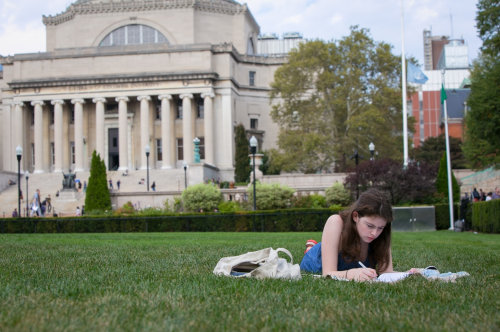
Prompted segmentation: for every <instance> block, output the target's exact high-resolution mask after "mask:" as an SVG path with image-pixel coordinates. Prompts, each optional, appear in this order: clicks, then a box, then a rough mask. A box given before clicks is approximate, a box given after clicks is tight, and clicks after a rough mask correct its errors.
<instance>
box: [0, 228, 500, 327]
mask: <svg viewBox="0 0 500 332" xmlns="http://www.w3.org/2000/svg"><path fill="white" fill-rule="evenodd" d="M319 237H320V233H127V234H120V233H118V234H117V233H113V234H20V235H16V234H9V235H0V331H27V330H33V331H75V330H76V331H81V330H85V331H94V330H101V331H102V330H112V331H116V330H125V331H171V330H172V331H197V330H211V331H220V330H224V331H227V330H231V331H247V330H251V331H256V330H259V331H260V330H264V331H288V330H291V331H308V330H322V331H336V330H364V331H373V330H391V331H403V330H420V331H446V330H449V331H499V330H500V236H499V235H491V234H473V233H453V232H449V231H440V232H429V233H397V232H396V233H394V235H393V247H392V251H393V260H394V268H395V269H396V270H401V271H402V270H407V269H409V268H411V267H425V266H427V265H435V266H436V267H438V269H439V270H440V271H441V272H447V271H453V272H456V271H462V270H464V271H467V272H469V273H470V274H471V276H470V277H466V278H462V279H459V280H458V281H457V283H443V282H435V281H434V282H432V281H427V280H425V279H424V278H421V277H412V278H408V279H406V280H403V281H401V282H399V283H397V284H366V283H356V282H340V281H333V280H326V279H315V278H312V277H310V276H305V277H304V278H303V279H302V280H300V281H294V282H291V281H282V280H264V281H261V280H253V279H232V278H226V277H216V276H214V275H213V274H212V270H213V268H214V267H215V265H216V264H217V262H218V260H219V259H220V258H221V257H224V256H232V255H238V254H242V253H244V252H247V251H252V250H258V249H262V248H265V247H270V246H272V247H274V248H277V247H285V248H288V249H289V250H290V251H291V252H292V254H293V255H294V257H295V258H296V261H300V259H301V258H302V253H303V248H304V244H305V240H307V239H308V238H316V239H319Z"/></svg>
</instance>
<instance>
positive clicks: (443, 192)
mask: <svg viewBox="0 0 500 332" xmlns="http://www.w3.org/2000/svg"><path fill="white" fill-rule="evenodd" d="M451 184H452V186H451V190H452V192H453V202H455V203H457V202H459V201H460V186H459V185H458V182H457V179H456V178H455V175H454V174H453V172H451ZM436 190H437V193H438V197H439V198H441V199H445V200H447V199H448V170H447V166H446V153H445V154H443V156H442V157H441V162H440V163H439V171H438V174H437V178H436Z"/></svg>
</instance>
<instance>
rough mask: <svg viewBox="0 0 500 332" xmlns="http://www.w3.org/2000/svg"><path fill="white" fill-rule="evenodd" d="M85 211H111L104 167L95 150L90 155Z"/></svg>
mask: <svg viewBox="0 0 500 332" xmlns="http://www.w3.org/2000/svg"><path fill="white" fill-rule="evenodd" d="M85 209H86V211H92V212H94V211H106V210H108V211H110V210H111V197H110V196H109V190H108V182H107V179H106V165H105V164H104V161H103V160H101V157H100V156H99V155H98V154H97V153H96V151H95V150H94V152H93V153H92V162H91V165H90V177H89V184H88V186H87V191H86V194H85Z"/></svg>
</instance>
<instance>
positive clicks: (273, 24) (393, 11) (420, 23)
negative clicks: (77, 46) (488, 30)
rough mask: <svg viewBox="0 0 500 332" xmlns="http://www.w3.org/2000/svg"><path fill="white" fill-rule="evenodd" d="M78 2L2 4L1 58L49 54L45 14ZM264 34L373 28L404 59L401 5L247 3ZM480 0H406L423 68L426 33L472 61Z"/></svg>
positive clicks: (412, 44)
mask: <svg viewBox="0 0 500 332" xmlns="http://www.w3.org/2000/svg"><path fill="white" fill-rule="evenodd" d="M73 2H74V1H72V0H48V1H40V0H0V55H3V56H6V55H11V54H16V53H30V52H43V51H45V27H44V25H43V23H42V15H55V14H57V13H60V12H62V11H64V10H65V9H66V8H67V7H68V6H69V5H70V4H71V3H73ZM240 2H241V3H243V2H246V3H247V4H248V7H249V8H250V10H251V12H252V14H253V16H254V17H255V19H256V21H257V23H258V24H259V25H260V29H261V33H277V34H278V35H281V34H282V33H284V32H300V33H301V34H302V35H303V36H304V37H305V38H308V39H323V40H337V39H340V38H342V37H343V36H346V35H347V34H348V33H349V27H350V26H351V25H356V24H357V25H359V26H360V27H362V28H368V29H369V30H370V32H371V34H372V37H373V39H375V40H376V41H385V42H387V43H389V44H391V45H393V46H394V49H393V52H394V54H398V55H400V54H401V0H246V1H240ZM476 4H477V0H404V17H405V50H406V54H407V55H408V56H414V57H415V58H417V59H418V60H419V62H420V64H423V38H422V31H423V29H425V28H429V29H431V30H432V34H433V35H446V36H451V37H452V38H464V39H465V41H466V43H467V44H468V46H469V60H470V61H472V60H473V59H475V58H476V57H477V55H478V52H479V48H480V46H481V40H480V39H479V38H478V37H477V29H476V27H475V16H476V11H477V9H476Z"/></svg>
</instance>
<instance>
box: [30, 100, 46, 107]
mask: <svg viewBox="0 0 500 332" xmlns="http://www.w3.org/2000/svg"><path fill="white" fill-rule="evenodd" d="M35 105H40V106H43V105H45V103H44V102H43V100H33V101H32V102H31V106H35Z"/></svg>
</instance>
